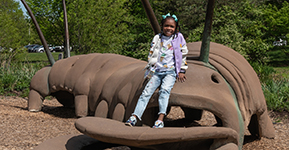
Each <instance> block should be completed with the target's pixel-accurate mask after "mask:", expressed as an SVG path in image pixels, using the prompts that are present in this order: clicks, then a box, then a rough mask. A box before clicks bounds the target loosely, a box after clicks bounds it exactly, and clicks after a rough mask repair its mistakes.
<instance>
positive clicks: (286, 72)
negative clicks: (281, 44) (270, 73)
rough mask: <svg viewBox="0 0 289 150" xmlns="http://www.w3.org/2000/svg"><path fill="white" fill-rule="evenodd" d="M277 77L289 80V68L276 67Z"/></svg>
mask: <svg viewBox="0 0 289 150" xmlns="http://www.w3.org/2000/svg"><path fill="white" fill-rule="evenodd" d="M274 70H275V71H276V74H277V75H280V76H282V77H283V78H286V79H289V66H287V67H274Z"/></svg>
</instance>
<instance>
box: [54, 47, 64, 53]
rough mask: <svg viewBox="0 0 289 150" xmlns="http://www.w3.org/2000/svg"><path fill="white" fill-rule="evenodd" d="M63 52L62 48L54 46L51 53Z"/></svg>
mask: <svg viewBox="0 0 289 150" xmlns="http://www.w3.org/2000/svg"><path fill="white" fill-rule="evenodd" d="M63 50H64V46H54V47H53V50H52V51H53V52H62V51H63Z"/></svg>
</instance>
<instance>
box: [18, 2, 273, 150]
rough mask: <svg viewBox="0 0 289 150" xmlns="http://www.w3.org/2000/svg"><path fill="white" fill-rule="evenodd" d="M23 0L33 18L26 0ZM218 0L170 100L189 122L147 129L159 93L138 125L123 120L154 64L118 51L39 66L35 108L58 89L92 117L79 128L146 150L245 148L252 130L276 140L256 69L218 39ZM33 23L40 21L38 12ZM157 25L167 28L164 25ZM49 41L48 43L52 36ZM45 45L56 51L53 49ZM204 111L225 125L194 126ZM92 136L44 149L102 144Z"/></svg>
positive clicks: (210, 7)
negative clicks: (213, 36) (213, 38)
mask: <svg viewBox="0 0 289 150" xmlns="http://www.w3.org/2000/svg"><path fill="white" fill-rule="evenodd" d="M21 1H22V2H23V3H24V5H25V7H26V8H27V10H28V12H29V13H30V15H31V16H32V18H33V15H32V13H31V12H30V10H29V9H28V6H27V4H26V3H25V1H24V0H21ZM142 2H143V4H144V5H145V6H147V5H148V4H149V3H148V1H145V0H142ZM213 4H214V0H209V2H208V10H207V17H206V20H207V21H206V24H205V29H204V37H203V41H202V42H195V43H188V44H187V46H188V49H189V54H188V57H187V58H188V61H187V62H188V66H189V69H188V70H187V73H186V76H187V78H188V80H187V81H186V82H185V83H176V84H175V85H174V88H173V90H172V92H171V96H170V100H169V107H171V106H180V107H181V108H182V110H183V111H184V113H185V119H184V120H185V122H186V123H187V124H183V122H179V123H177V126H175V127H174V126H170V127H165V128H164V129H152V128H149V127H146V126H152V124H153V122H154V120H155V119H156V117H157V115H156V114H157V113H156V111H157V109H158V103H157V96H158V95H157V92H156V93H155V94H154V95H153V96H152V98H151V100H150V102H149V104H148V106H147V109H146V111H145V113H144V115H143V120H142V122H141V123H139V124H138V126H137V127H133V128H132V127H128V126H125V125H124V124H123V123H122V122H123V121H125V120H127V119H128V117H129V116H130V115H131V113H132V111H133V110H134V107H135V105H136V102H137V99H138V97H139V96H140V94H141V92H142V90H143V87H144V85H145V83H146V82H147V81H146V80H144V78H143V76H144V70H143V68H144V67H145V65H146V62H144V61H140V60H137V59H133V58H129V57H125V56H120V55H116V54H88V55H78V56H73V57H70V58H67V59H63V60H59V61H57V62H55V61H54V60H53V59H52V60H50V62H51V66H50V67H45V68H43V69H41V70H39V71H38V72H37V73H36V74H35V76H34V77H33V78H32V80H31V85H30V93H29V99H28V109H29V111H40V110H41V107H42V101H43V99H44V97H45V96H48V95H52V96H54V97H56V98H57V100H58V101H59V102H60V103H62V104H63V105H64V106H68V107H75V113H76V115H77V116H79V117H84V118H81V119H78V120H77V121H76V123H75V126H76V128H77V129H78V130H79V131H80V132H82V133H84V134H85V135H88V136H90V137H92V138H94V139H97V140H99V141H103V142H107V143H114V144H121V145H128V146H133V147H141V148H151V149H192V148H197V149H222V150H224V149H230V150H231V149H241V148H242V144H243V140H244V132H245V130H246V129H247V128H248V130H249V131H250V133H251V135H252V136H257V137H268V138H273V137H274V128H273V125H272V122H271V121H270V118H269V116H268V114H267V107H266V101H265V98H264V95H263V92H262V89H261V85H260V82H259V79H258V77H257V75H256V73H255V72H254V70H253V69H252V67H251V66H250V64H249V63H248V62H247V61H246V60H245V59H244V57H242V56H241V55H240V54H239V53H237V52H235V51H234V50H232V49H230V48H228V47H225V46H223V45H220V44H217V43H210V40H209V39H210V38H209V36H210V31H211V24H212V14H213ZM63 5H65V2H64V1H63ZM64 8H65V7H64ZM145 8H148V7H145ZM147 14H148V16H149V17H152V16H154V15H150V14H152V11H150V9H148V10H147ZM150 20H151V21H153V20H156V19H155V18H154V17H152V18H150ZM33 21H34V23H35V22H36V20H35V18H34V19H33ZM35 24H36V26H37V23H35ZM153 28H154V30H155V32H159V31H158V30H159V29H158V28H155V26H153ZM38 33H39V34H40V33H41V32H40V31H38ZM40 37H41V36H40ZM41 40H42V42H43V43H45V39H44V37H43V38H41ZM68 43H69V42H68ZM43 45H45V44H43ZM46 45H47V44H46ZM45 47H46V46H45ZM68 47H69V46H68ZM45 49H46V53H47V56H48V57H49V56H50V55H51V53H49V51H48V50H47V48H45ZM209 50H210V51H209ZM199 54H200V55H199ZM168 110H169V109H168ZM203 110H207V111H210V112H212V113H213V114H214V115H215V118H216V120H217V124H216V125H215V126H209V127H200V126H198V127H195V126H190V125H188V124H190V123H192V122H194V121H195V120H200V119H201V117H202V111H203ZM85 116H94V117H85ZM106 118H109V119H106ZM88 136H73V135H72V136H65V137H64V139H62V138H57V139H56V140H57V142H56V140H53V139H52V140H50V141H48V142H44V144H42V145H40V146H39V147H37V149H47V148H48V149H49V148H50V147H47V145H49V144H50V143H60V145H61V144H62V145H61V146H59V147H62V148H63V149H70V150H71V149H80V148H76V147H75V146H73V144H75V141H76V142H77V141H79V142H80V143H82V144H81V145H85V143H86V144H91V143H93V142H95V140H94V139H92V138H89V137H88ZM60 139H61V140H60ZM71 141H74V142H73V144H71V143H72V142H71ZM84 141H87V142H84ZM62 142H65V143H62ZM94 146H97V145H94ZM68 147H69V148H68Z"/></svg>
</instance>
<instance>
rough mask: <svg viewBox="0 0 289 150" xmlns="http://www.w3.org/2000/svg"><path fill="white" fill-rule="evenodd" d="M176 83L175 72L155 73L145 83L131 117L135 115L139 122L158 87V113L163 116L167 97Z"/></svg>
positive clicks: (166, 105) (167, 101)
mask: <svg viewBox="0 0 289 150" xmlns="http://www.w3.org/2000/svg"><path fill="white" fill-rule="evenodd" d="M175 81H176V72H175V70H169V71H164V72H155V73H154V75H153V76H152V77H151V79H150V80H149V82H148V83H147V85H146V87H145V89H144V90H143V92H142V94H141V96H140V97H139V99H138V102H137V105H136V107H135V109H134V112H133V115H136V116H137V117H138V119H139V120H141V117H142V115H143V112H144V111H145V109H146V107H147V104H148V102H149V100H150V98H151V96H152V95H153V93H154V92H155V90H156V89H157V88H158V87H159V86H160V85H161V86H160V90H159V99H158V101H159V113H158V114H165V115H166V111H167V107H168V103H169V97H170V93H171V90H172V88H173V86H174V84H175Z"/></svg>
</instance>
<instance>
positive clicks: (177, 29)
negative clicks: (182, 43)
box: [161, 16, 181, 34]
mask: <svg viewBox="0 0 289 150" xmlns="http://www.w3.org/2000/svg"><path fill="white" fill-rule="evenodd" d="M168 19H173V20H174V21H175V22H176V28H175V33H174V34H176V33H178V32H180V31H181V28H180V26H179V21H176V20H175V18H173V17H172V16H167V17H166V18H165V19H163V20H162V21H161V29H162V32H163V25H164V23H165V22H166V21H167V20H168Z"/></svg>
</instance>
